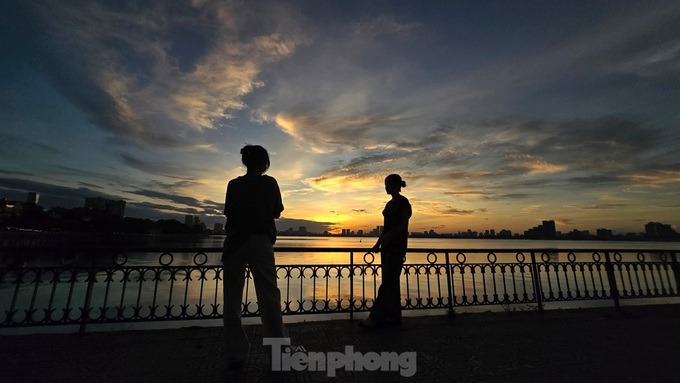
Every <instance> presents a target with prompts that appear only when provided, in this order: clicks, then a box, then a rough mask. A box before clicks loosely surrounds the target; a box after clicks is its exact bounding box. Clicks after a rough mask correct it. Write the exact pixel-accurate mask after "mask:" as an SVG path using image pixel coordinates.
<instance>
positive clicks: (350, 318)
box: [349, 251, 354, 322]
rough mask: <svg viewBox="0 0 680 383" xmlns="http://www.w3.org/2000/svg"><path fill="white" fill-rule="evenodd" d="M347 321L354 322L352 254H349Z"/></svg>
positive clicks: (351, 252)
mask: <svg viewBox="0 0 680 383" xmlns="http://www.w3.org/2000/svg"><path fill="white" fill-rule="evenodd" d="M349 320H350V322H353V321H354V252H353V251H350V252H349Z"/></svg>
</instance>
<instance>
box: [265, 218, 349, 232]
mask: <svg viewBox="0 0 680 383" xmlns="http://www.w3.org/2000/svg"><path fill="white" fill-rule="evenodd" d="M300 226H305V227H306V228H307V231H308V232H311V233H323V232H324V231H331V230H333V229H335V228H336V226H337V223H335V222H318V221H313V220H308V219H296V218H286V217H281V218H280V219H278V220H277V221H276V228H277V229H278V230H280V231H286V230H288V229H293V230H295V231H297V230H298V229H299V228H300Z"/></svg>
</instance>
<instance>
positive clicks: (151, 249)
mask: <svg viewBox="0 0 680 383" xmlns="http://www.w3.org/2000/svg"><path fill="white" fill-rule="evenodd" d="M11 250H15V251H16V250H21V251H27V252H45V251H80V252H95V251H101V252H114V251H121V252H150V253H156V252H172V253H191V252H195V253H219V252H222V247H214V246H213V247H191V246H189V247H177V246H158V247H145V246H41V247H30V246H29V247H0V252H2V251H11ZM532 251H533V252H536V253H551V252H560V253H599V252H605V251H608V252H610V253H672V252H675V253H678V252H680V246H679V247H678V248H674V249H653V248H630V249H626V248H618V249H616V248H614V249H612V248H607V247H601V248H600V247H597V248H559V247H536V248H533V247H526V248H525V247H522V248H456V247H450V248H408V249H407V250H406V252H407V253H424V254H428V253H445V252H448V253H452V254H454V253H530V252H532ZM274 252H275V253H277V252H278V253H293V252H295V253H315V252H319V253H350V252H354V253H361V252H365V253H380V252H381V251H380V250H374V249H373V248H371V247H274Z"/></svg>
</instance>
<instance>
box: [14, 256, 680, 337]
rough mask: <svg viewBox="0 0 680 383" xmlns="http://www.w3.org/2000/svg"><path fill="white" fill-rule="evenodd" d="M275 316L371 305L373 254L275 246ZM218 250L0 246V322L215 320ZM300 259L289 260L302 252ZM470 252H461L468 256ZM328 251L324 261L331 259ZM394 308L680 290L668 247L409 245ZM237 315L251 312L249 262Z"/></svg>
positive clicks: (376, 269)
mask: <svg viewBox="0 0 680 383" xmlns="http://www.w3.org/2000/svg"><path fill="white" fill-rule="evenodd" d="M276 253H277V263H278V265H277V273H278V280H279V288H280V289H281V299H282V310H283V314H284V315H299V314H327V313H346V314H348V315H349V316H350V318H352V317H353V315H354V313H356V312H365V311H368V310H370V308H371V307H372V304H373V300H374V298H375V294H376V293H377V290H378V287H379V285H380V262H379V256H380V255H379V254H374V253H372V252H370V251H369V250H367V249H360V248H353V249H352V248H277V249H276ZM220 255H221V249H219V248H204V249H196V248H178V249H173V250H172V252H170V251H168V250H167V249H148V248H126V249H103V248H100V249H94V248H80V249H7V248H6V249H2V250H0V328H8V327H19V326H42V325H80V326H81V329H83V328H84V326H85V325H87V324H101V323H120V322H148V321H166V320H194V319H219V318H221V315H222V314H221V302H222V283H221V276H222V273H221V270H222V265H221V264H220V263H219V257H220ZM310 255H316V256H320V259H321V261H322V262H321V263H319V264H315V263H314V262H312V261H313V259H312V260H310V262H306V263H304V264H302V263H299V262H293V263H286V262H285V261H286V258H296V259H298V260H299V259H308V258H310ZM468 258H470V260H468ZM329 260H332V261H333V262H331V261H329ZM407 260H408V262H406V263H405V264H404V267H403V272H402V276H401V285H402V308H403V309H405V310H420V309H453V308H455V307H460V306H483V305H515V304H524V305H531V306H532V307H533V308H536V309H538V310H542V309H543V306H544V305H546V304H547V303H551V302H566V301H593V300H612V301H613V303H614V305H616V306H617V307H618V306H619V302H620V300H622V299H636V298H664V297H665V298H668V297H677V296H679V292H678V286H680V266H679V265H678V261H677V258H676V251H665V250H664V251H659V250H562V249H560V250H553V249H546V250H515V249H512V250H508V249H494V250H488V249H466V250H445V249H434V250H428V249H411V250H409V252H408V253H407ZM246 273H247V280H246V285H245V288H244V293H243V316H244V317H249V316H257V315H258V308H257V301H256V297H255V296H254V294H253V292H254V289H253V285H252V279H251V278H250V273H249V271H246Z"/></svg>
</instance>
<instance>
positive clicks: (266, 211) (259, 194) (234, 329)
mask: <svg viewBox="0 0 680 383" xmlns="http://www.w3.org/2000/svg"><path fill="white" fill-rule="evenodd" d="M241 160H242V162H243V164H244V165H245V166H246V168H247V172H246V174H245V175H243V176H240V177H237V178H235V179H233V180H231V181H229V184H228V186H227V195H226V201H225V204H224V215H226V216H227V224H226V232H227V239H226V240H225V242H224V253H223V255H222V262H223V263H224V332H225V340H226V354H227V362H228V363H229V368H228V371H227V373H228V374H234V373H237V372H238V371H239V370H240V369H241V368H242V366H243V363H244V362H245V360H246V358H247V356H248V348H249V342H248V338H247V336H246V333H245V332H244V330H243V326H242V324H241V312H242V307H241V300H242V296H243V285H244V282H245V270H246V265H248V266H249V267H250V272H251V274H252V276H253V279H254V284H255V292H256V294H257V303H258V307H259V310H260V318H261V319H262V330H263V337H265V338H278V337H281V338H282V337H284V336H285V330H284V327H283V320H282V317H281V292H280V291H279V288H278V287H277V284H276V265H275V263H274V242H275V241H276V225H275V223H274V220H275V219H277V218H279V217H280V216H281V212H282V211H283V203H282V201H281V192H280V190H279V185H278V183H277V182H276V179H274V178H273V177H270V176H267V175H265V174H264V173H265V172H266V171H267V169H269V165H270V162H269V154H268V153H267V150H266V149H265V148H263V147H262V146H259V145H246V146H245V147H243V149H241Z"/></svg>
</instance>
